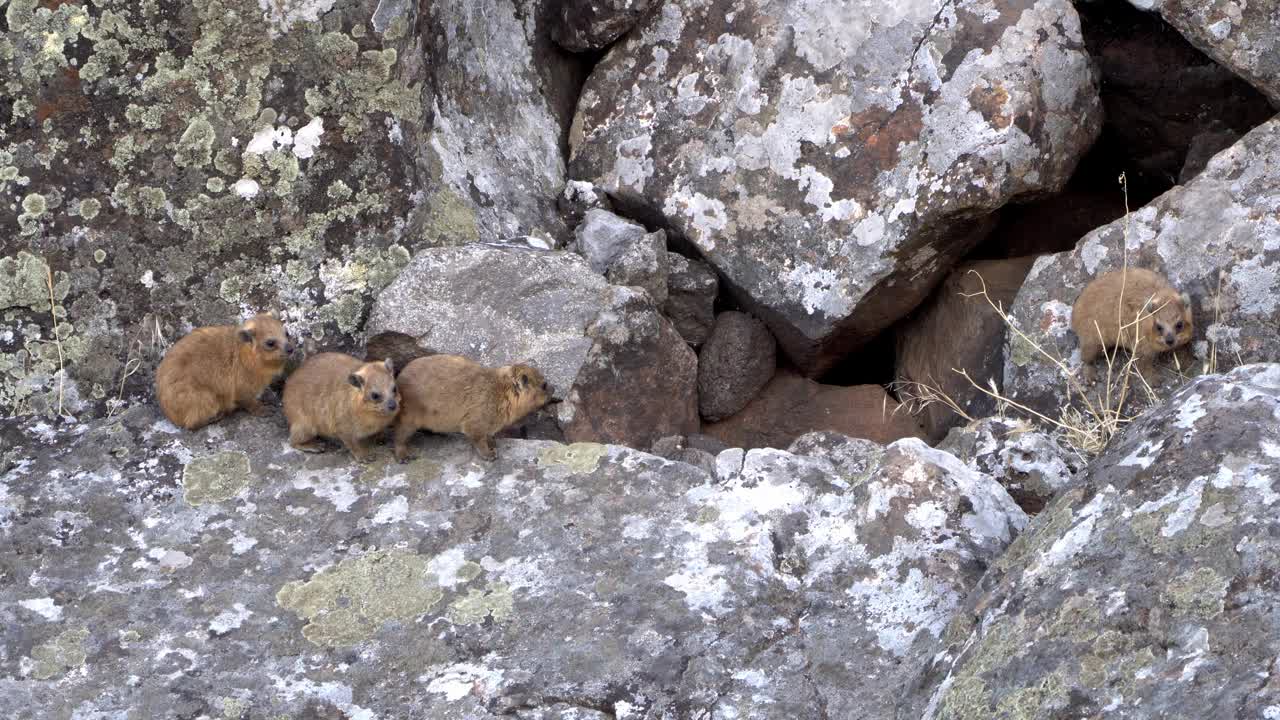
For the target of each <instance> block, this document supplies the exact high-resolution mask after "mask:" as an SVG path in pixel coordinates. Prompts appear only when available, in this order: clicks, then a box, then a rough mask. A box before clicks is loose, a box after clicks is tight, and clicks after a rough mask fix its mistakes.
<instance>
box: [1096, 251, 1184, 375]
mask: <svg viewBox="0 0 1280 720" xmlns="http://www.w3.org/2000/svg"><path fill="white" fill-rule="evenodd" d="M1071 329H1072V330H1073V331H1074V332H1075V334H1076V337H1078V338H1079V339H1080V361H1081V362H1082V363H1083V364H1084V377H1085V379H1092V377H1093V366H1092V365H1091V363H1092V362H1093V361H1094V360H1096V359H1097V357H1098V354H1099V353H1101V352H1102V350H1103V349H1104V348H1116V347H1123V348H1124V349H1126V350H1128V351H1129V352H1130V353H1131V354H1132V355H1133V357H1134V358H1135V364H1136V365H1137V366H1138V371H1139V372H1141V373H1142V374H1143V376H1147V375H1150V373H1151V371H1152V370H1154V369H1155V366H1154V361H1155V357H1156V356H1157V355H1159V354H1160V353H1164V352H1168V351H1170V350H1173V349H1174V348H1177V347H1181V346H1182V345H1185V344H1187V342H1189V341H1190V340H1191V334H1192V332H1193V330H1194V327H1193V325H1192V319H1191V302H1190V300H1189V299H1188V298H1187V297H1185V296H1184V295H1181V294H1179V293H1178V291H1177V290H1174V289H1173V288H1172V287H1171V286H1170V285H1169V283H1168V281H1166V280H1165V279H1164V278H1163V277H1161V276H1160V275H1158V274H1156V273H1154V272H1151V271H1150V270H1144V269H1142V268H1127V269H1124V270H1112V271H1111V272H1108V273H1104V274H1102V275H1100V276H1098V277H1097V278H1095V279H1094V280H1093V282H1091V283H1089V285H1088V286H1087V287H1085V289H1084V291H1083V292H1081V293H1080V297H1079V298H1078V299H1077V300H1076V304H1075V307H1073V308H1072V310H1071Z"/></svg>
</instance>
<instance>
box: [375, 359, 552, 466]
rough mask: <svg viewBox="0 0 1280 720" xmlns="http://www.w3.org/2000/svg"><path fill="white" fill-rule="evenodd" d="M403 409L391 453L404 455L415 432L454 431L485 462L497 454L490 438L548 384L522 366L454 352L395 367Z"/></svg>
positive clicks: (542, 400)
mask: <svg viewBox="0 0 1280 720" xmlns="http://www.w3.org/2000/svg"><path fill="white" fill-rule="evenodd" d="M399 383H400V392H401V394H402V396H403V398H404V408H402V409H401V411H400V417H399V418H398V419H397V421H396V457H397V458H398V459H400V460H404V459H405V458H406V457H408V453H409V446H408V442H409V438H411V437H413V434H414V433H416V432H417V431H418V430H430V431H431V432H438V433H450V432H460V433H462V434H463V435H466V437H467V439H468V440H470V441H471V444H472V445H473V446H474V447H475V449H476V452H477V453H479V454H480V457H482V458H484V459H485V460H493V459H495V458H496V457H497V456H498V454H497V451H496V450H495V449H494V447H493V436H494V435H495V434H496V433H498V432H501V431H502V430H503V429H504V428H506V427H508V426H510V425H512V424H514V423H516V422H518V421H519V420H520V419H521V418H523V417H524V416H526V415H528V414H529V413H531V412H533V411H535V410H537V409H539V408H541V407H542V406H544V405H546V404H547V403H548V402H550V400H551V392H552V389H551V387H550V386H549V385H548V384H547V381H546V379H545V378H544V377H543V376H542V373H541V372H539V371H538V370H537V369H536V368H533V367H530V366H529V365H526V364H516V365H504V366H503V367H498V368H489V367H485V366H483V365H480V364H478V363H475V362H472V361H471V360H468V359H467V358H465V357H462V356H460V355H432V356H430V357H422V358H418V359H416V360H414V361H412V362H410V363H409V364H408V365H406V366H405V367H404V369H403V370H401V371H400V377H399Z"/></svg>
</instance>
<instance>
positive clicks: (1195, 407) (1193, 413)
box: [1173, 393, 1208, 430]
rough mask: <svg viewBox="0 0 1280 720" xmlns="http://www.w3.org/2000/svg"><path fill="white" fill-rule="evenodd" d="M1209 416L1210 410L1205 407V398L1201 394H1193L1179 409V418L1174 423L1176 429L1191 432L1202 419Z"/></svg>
mask: <svg viewBox="0 0 1280 720" xmlns="http://www.w3.org/2000/svg"><path fill="white" fill-rule="evenodd" d="M1207 414H1208V410H1205V407H1204V398H1203V397H1201V395H1200V393H1193V394H1192V395H1191V396H1190V397H1188V398H1187V399H1186V400H1185V401H1184V402H1183V403H1182V405H1181V406H1180V407H1179V408H1178V416H1177V419H1176V420H1175V421H1174V423H1173V424H1174V427H1178V428H1181V429H1183V430H1190V429H1192V428H1193V427H1194V426H1195V423H1196V421H1197V420H1199V419H1200V418H1202V417H1204V416H1205V415H1207Z"/></svg>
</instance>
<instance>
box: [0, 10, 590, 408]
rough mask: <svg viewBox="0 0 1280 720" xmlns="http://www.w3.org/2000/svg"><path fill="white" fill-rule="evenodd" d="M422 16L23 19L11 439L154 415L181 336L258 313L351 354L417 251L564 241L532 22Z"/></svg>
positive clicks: (3, 239)
mask: <svg viewBox="0 0 1280 720" xmlns="http://www.w3.org/2000/svg"><path fill="white" fill-rule="evenodd" d="M518 6H520V7H518ZM525 6H528V7H525ZM422 7H423V8H424V10H423V14H422V15H418V14H417V3H412V2H407V1H405V0H385V1H383V2H372V1H364V0H361V1H357V0H314V1H313V0H308V1H307V2H289V3H277V2H270V3H267V2H259V0H210V1H209V2H202V3H200V4H199V5H198V6H193V5H190V4H185V3H174V2H169V1H168V0H162V1H161V2H157V3H145V4H139V3H121V4H117V5H114V6H112V7H111V8H109V9H106V8H103V7H102V6H101V5H92V4H85V3H44V4H40V3H35V2H30V1H28V0H17V1H15V2H12V3H6V4H5V6H4V8H3V13H4V18H5V19H4V20H3V21H0V58H3V59H2V60H0V63H2V64H3V66H4V70H3V72H0V75H3V76H4V77H3V80H0V82H2V83H4V89H3V91H0V97H3V98H4V99H3V100H0V116H2V119H0V136H2V137H3V138H4V141H3V143H0V193H2V194H3V195H4V198H5V199H4V201H3V202H0V227H2V228H3V231H2V232H0V285H6V284H7V283H6V282H5V280H6V279H8V278H11V277H12V278H15V284H16V286H17V287H19V288H22V291H21V293H20V295H19V296H17V297H7V298H5V297H3V296H5V295H6V294H7V293H6V292H5V291H4V290H0V312H3V313H6V315H8V317H6V321H5V325H6V326H11V327H15V328H19V329H20V332H16V333H13V334H11V335H9V334H5V333H3V332H0V368H3V370H2V371H0V415H3V416H10V415H13V414H24V415H25V414H41V415H46V416H47V415H52V414H55V413H56V412H57V409H58V405H59V402H61V405H62V412H63V413H69V414H84V415H85V416H89V415H93V414H95V413H99V412H102V411H104V410H106V409H107V407H106V406H107V405H109V404H114V403H113V401H115V400H118V399H121V397H122V398H123V399H124V400H126V401H127V400H129V399H136V398H138V397H139V396H142V397H146V396H148V395H149V393H150V378H151V371H152V369H153V368H154V365H155V363H156V362H157V361H158V359H159V357H160V355H161V353H162V352H163V350H164V349H165V348H166V347H167V346H168V345H169V344H170V343H172V342H173V341H174V340H176V339H177V337H179V336H181V335H182V334H184V333H185V332H187V331H188V330H190V329H191V327H192V326H193V325H207V324H221V323H229V322H234V321H236V320H238V319H240V318H242V317H245V316H247V315H249V314H251V313H252V312H255V311H257V310H263V309H272V308H273V309H275V310H277V311H278V312H280V313H281V314H282V315H283V317H284V319H285V320H286V325H287V326H288V327H289V329H290V331H291V332H292V333H294V335H295V336H296V337H297V338H298V339H300V340H303V341H304V342H307V341H310V344H325V345H330V346H331V345H335V344H337V345H349V344H351V343H352V342H353V341H354V340H355V339H356V337H357V336H358V335H359V333H360V330H361V325H362V323H363V320H364V316H365V314H366V312H367V311H368V308H369V306H370V305H371V304H372V302H373V297H374V296H375V295H376V294H377V292H378V291H379V290H381V289H382V288H383V287H384V286H385V285H386V284H387V283H388V282H390V281H391V280H392V279H393V278H394V277H395V275H396V272H397V271H398V270H399V269H400V268H401V267H402V266H403V265H404V264H405V263H406V262H407V261H408V259H409V257H410V255H411V254H412V252H413V251H414V250H416V249H418V248H421V247H427V246H436V245H442V244H456V243H460V242H471V241H475V240H479V239H482V238H483V239H488V240H491V239H495V238H497V237H501V236H514V235H532V236H537V237H539V238H542V240H543V242H544V244H545V243H550V244H556V243H562V242H564V241H565V240H567V237H565V235H566V232H565V230H564V228H563V224H562V222H561V221H560V219H559V216H558V213H557V211H556V208H555V199H556V195H557V193H559V192H560V190H561V188H562V186H563V185H564V175H565V172H564V159H563V156H562V152H561V150H560V147H561V143H562V141H563V136H564V131H565V129H566V128H567V127H568V119H569V118H568V113H567V112H566V110H565V107H567V106H568V105H569V104H571V103H572V100H571V99H567V98H565V97H564V93H563V92H562V89H561V88H560V86H559V85H557V84H556V83H557V82H559V81H556V80H554V78H555V77H567V76H571V75H572V73H570V72H564V71H562V70H563V68H561V66H560V65H558V64H556V60H555V58H554V57H553V56H552V55H546V56H544V55H543V53H542V45H543V44H547V45H549V44H550V41H549V40H546V41H541V40H538V37H542V36H546V34H547V32H546V30H545V28H544V29H543V30H542V31H541V32H539V31H538V21H537V20H536V19H535V18H534V17H533V16H532V14H531V12H530V11H532V10H533V9H534V8H535V6H534V5H533V4H530V3H523V2H522V3H516V4H512V3H508V2H505V0H503V1H499V0H481V1H480V2H466V3H462V2H452V3H450V2H433V3H428V4H425V5H423V6H422ZM264 8H267V9H266V10H264ZM535 60H536V62H535ZM535 64H536V65H537V66H539V67H542V68H545V69H546V70H547V71H548V74H549V75H550V76H552V79H551V80H547V79H544V78H543V77H542V76H541V75H539V74H538V71H537V70H536V69H535V68H534V66H535ZM231 68H238V70H235V71H232V70H231ZM481 88H482V89H483V92H477V90H478V89H481ZM548 98H550V99H548ZM562 106H564V107H562ZM517 187H518V188H519V191H518V192H517V191H516V190H515V189H516V188H517ZM498 200H501V202H498ZM46 272H48V273H49V275H50V276H51V277H50V279H51V281H52V282H51V283H50V284H52V285H53V291H54V293H53V294H54V301H53V302H54V304H55V305H57V306H58V307H57V310H56V311H54V313H53V314H55V315H57V317H58V318H59V327H58V328H57V329H56V330H54V328H53V323H52V322H51V317H50V315H51V313H50V310H49V305H50V299H49V297H48V295H49V291H48V289H47V288H46V287H45V278H46ZM6 289H7V288H6ZM9 314H12V315H9ZM58 345H61V350H62V353H61V359H60V358H59V353H58ZM60 364H61V366H62V367H64V368H65V373H62V374H60V372H59V366H60ZM122 382H123V383H124V385H123V388H122V385H121V384H122Z"/></svg>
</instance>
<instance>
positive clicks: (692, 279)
mask: <svg viewBox="0 0 1280 720" xmlns="http://www.w3.org/2000/svg"><path fill="white" fill-rule="evenodd" d="M667 265H668V275H667V302H666V304H665V305H663V308H662V312H663V313H665V314H666V316H667V317H669V318H671V322H672V323H673V324H674V325H675V326H676V330H677V331H678V332H679V333H680V336H681V337H683V338H684V339H685V342H687V343H689V344H690V345H692V346H694V347H698V346H699V345H701V344H702V343H703V342H704V341H705V340H706V339H707V335H708V334H710V333H711V326H712V325H714V324H715V321H716V313H715V302H716V295H717V293H719V292H720V280H719V278H717V277H716V273H715V271H714V270H712V269H711V268H709V267H707V265H706V264H705V263H701V262H698V261H697V260H690V259H689V258H687V257H685V256H683V255H680V254H678V253H673V252H669V253H667Z"/></svg>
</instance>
